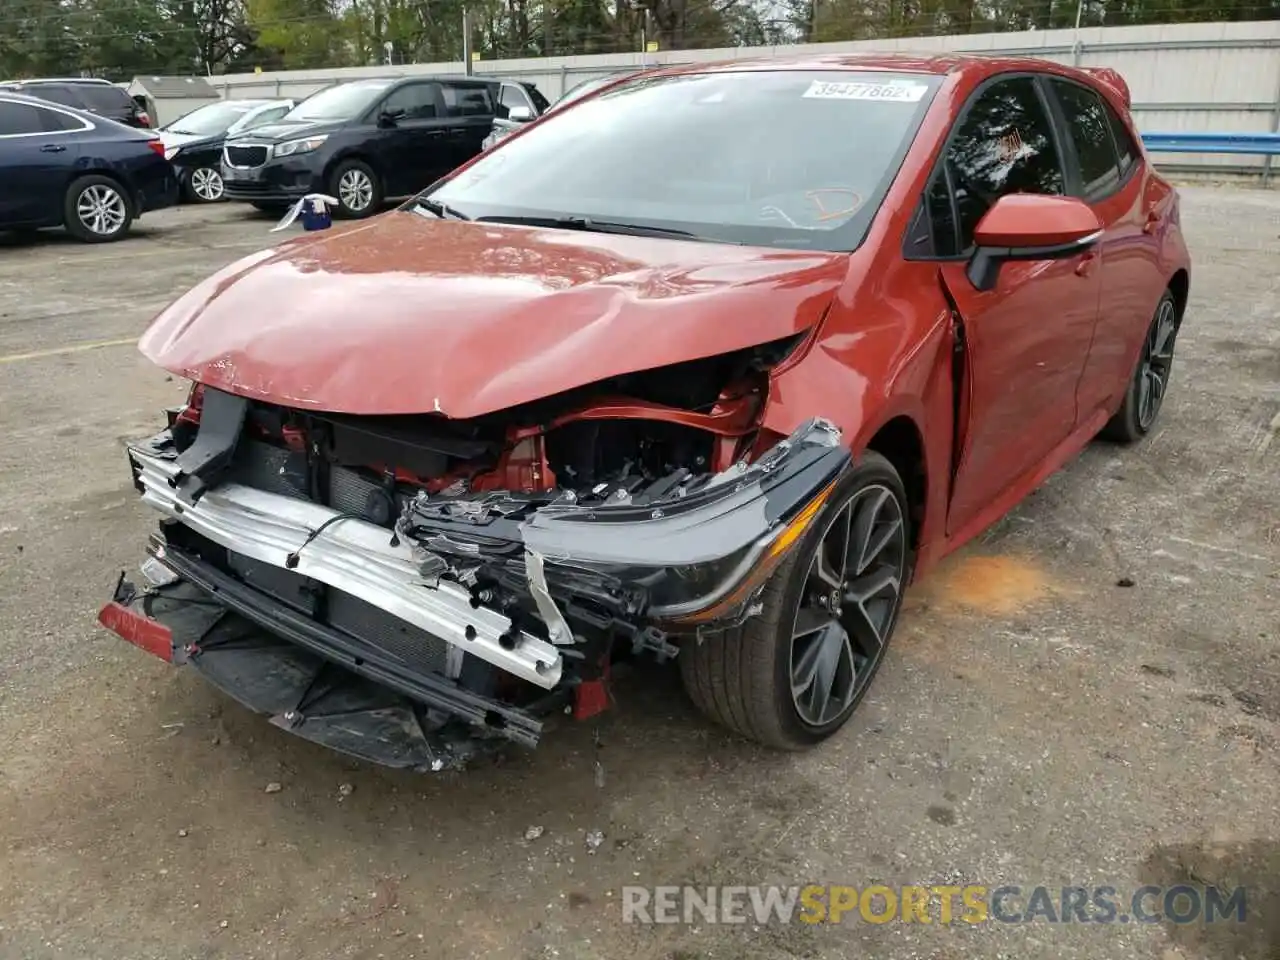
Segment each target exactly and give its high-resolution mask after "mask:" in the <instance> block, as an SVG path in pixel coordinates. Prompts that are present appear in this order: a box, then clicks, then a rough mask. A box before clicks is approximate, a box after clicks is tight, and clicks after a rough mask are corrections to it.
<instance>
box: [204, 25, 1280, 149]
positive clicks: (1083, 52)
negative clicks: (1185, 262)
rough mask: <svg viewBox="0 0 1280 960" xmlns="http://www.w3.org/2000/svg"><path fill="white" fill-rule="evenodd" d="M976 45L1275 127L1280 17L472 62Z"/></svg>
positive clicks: (621, 60) (258, 84)
mask: <svg viewBox="0 0 1280 960" xmlns="http://www.w3.org/2000/svg"><path fill="white" fill-rule="evenodd" d="M867 50H875V51H885V52H891V51H903V52H913V53H947V52H971V53H986V54H1004V55H1019V56H1036V57H1044V58H1045V59H1048V60H1053V61H1056V62H1058V63H1065V64H1072V65H1075V66H1084V67H1093V66H1107V67H1113V68H1115V69H1116V70H1119V71H1120V73H1121V74H1122V75H1123V76H1124V77H1125V80H1126V81H1127V82H1128V84H1129V89H1130V91H1131V93H1132V97H1133V113H1134V118H1135V120H1136V121H1137V124H1138V128H1139V129H1140V130H1142V131H1143V132H1144V133H1146V132H1160V133H1180V132H1213V133H1245V134H1249V133H1274V132H1280V21H1257V22H1245V23H1194V24H1172V25H1165V26H1140V27H1089V28H1085V29H1081V30H1040V31H1028V32H1023V33H989V34H959V35H953V36H940V37H911V38H904V39H897V40H866V41H850V42H845V43H820V44H807V45H803V46H780V47H752V48H750V49H742V48H731V49H717V50H679V51H668V52H657V53H640V52H636V53H631V54H625V53H624V54H602V55H597V56H577V57H549V58H545V59H536V60H532V59H531V60H492V61H479V62H476V63H474V64H473V69H474V72H475V73H477V74H484V75H489V76H495V77H503V78H513V79H520V80H525V81H531V82H533V83H536V84H537V85H538V86H539V88H540V89H541V90H542V91H543V93H545V94H546V95H547V97H548V98H549V99H552V100H554V99H555V98H556V97H557V96H559V95H560V94H561V93H563V92H564V91H565V90H566V89H567V88H568V87H570V86H573V85H574V84H575V83H578V82H579V81H581V80H585V79H588V78H591V77H597V76H603V75H606V74H609V73H613V72H616V71H619V70H625V69H628V68H633V67H636V68H638V67H641V66H644V65H647V64H681V63H694V62H699V61H710V60H726V59H734V58H738V57H745V56H749V57H765V58H768V57H777V56H790V55H795V54H797V53H806V52H807V53H844V52H856V51H867ZM465 66H466V65H465V64H464V63H462V62H461V61H453V62H448V63H426V64H415V65H405V66H396V67H348V68H342V69H333V70H295V71H286V72H280V73H251V74H234V75H230V74H229V75H226V76H222V77H216V78H211V80H212V82H213V83H214V84H215V86H216V87H217V89H218V90H219V92H220V93H221V94H222V95H223V96H224V97H260V96H293V97H301V96H306V95H308V94H311V93H314V92H315V91H317V90H319V89H321V88H323V87H325V86H328V85H329V84H331V83H334V82H337V81H341V80H351V79H356V78H358V77H385V76H409V75H413V74H459V73H465V72H466V70H465ZM1160 162H1161V163H1162V164H1165V165H1168V166H1171V167H1175V168H1182V169H1195V170H1203V171H1206V172H1210V173H1213V172H1217V173H1222V174H1230V173H1259V172H1263V171H1267V172H1270V169H1271V164H1272V158H1271V157H1270V156H1250V155H1243V154H1228V155H1220V154H1209V153H1185V154H1184V153H1163V154H1161V156H1160Z"/></svg>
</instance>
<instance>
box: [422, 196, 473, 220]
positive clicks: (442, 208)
mask: <svg viewBox="0 0 1280 960" xmlns="http://www.w3.org/2000/svg"><path fill="white" fill-rule="evenodd" d="M414 206H418V207H421V208H422V209H423V210H426V211H427V212H428V213H434V214H435V215H436V216H437V217H439V218H440V219H441V220H450V219H452V220H470V219H471V218H470V217H468V216H467V215H466V214H465V213H460V212H459V211H457V210H455V209H453V207H451V206H449V205H448V204H447V203H441V202H440V201H439V200H431V199H427V198H422V197H420V198H418V199H417V200H415V201H414Z"/></svg>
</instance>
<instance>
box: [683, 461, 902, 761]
mask: <svg viewBox="0 0 1280 960" xmlns="http://www.w3.org/2000/svg"><path fill="white" fill-rule="evenodd" d="M877 503H879V505H880V507H879V509H880V511H881V513H880V514H879V516H881V518H882V522H881V523H880V524H879V525H869V526H864V514H863V513H862V511H864V510H866V509H869V508H873V507H874V506H875V505H876V504H877ZM846 512H850V515H851V516H852V517H854V521H853V523H852V524H851V525H850V529H851V530H852V531H854V535H853V536H852V537H850V538H848V539H847V540H846V545H848V544H849V543H851V542H852V543H854V544H857V543H859V542H861V543H863V544H864V545H865V544H866V543H867V542H868V541H870V542H871V543H874V542H875V541H876V539H877V538H876V537H873V536H871V534H878V533H881V532H887V533H890V534H891V535H892V536H891V539H887V540H886V541H885V542H884V545H883V547H882V549H881V550H880V551H878V552H876V553H874V554H873V557H872V560H871V561H870V563H869V564H868V565H866V567H865V569H864V570H863V571H862V573H857V572H856V569H857V560H856V559H855V560H854V570H855V573H854V575H853V576H852V577H845V576H839V577H836V578H835V579H836V580H838V581H839V582H840V583H844V582H845V580H846V579H848V580H849V581H850V583H849V586H851V587H854V586H856V585H857V584H859V583H862V584H863V585H864V586H865V585H866V584H867V583H869V582H873V581H871V580H870V578H871V577H873V576H874V577H876V578H878V579H879V580H884V581H886V584H885V587H884V590H883V591H882V592H881V593H879V594H877V595H875V596H874V597H864V598H863V603H861V604H859V603H856V602H853V601H851V600H850V599H849V595H848V594H846V599H845V600H844V601H843V603H842V604H841V605H840V606H839V607H838V609H840V610H841V611H842V612H841V613H840V616H839V619H838V622H839V623H840V624H841V625H842V627H843V629H844V630H845V633H844V636H845V638H847V639H848V640H849V641H850V642H849V644H848V645H847V646H842V645H841V641H840V640H839V634H838V633H836V634H831V633H830V632H829V629H828V627H829V625H828V627H822V628H818V629H816V630H805V629H804V627H805V626H809V625H811V624H813V623H816V622H818V620H819V619H820V618H822V617H829V618H831V619H833V620H834V619H835V618H834V617H832V614H831V598H832V596H833V593H834V591H828V590H827V589H826V587H827V586H828V585H829V584H830V579H831V578H830V576H829V575H828V579H827V580H826V581H823V580H822V579H821V576H820V575H819V573H818V568H817V566H816V564H815V561H816V560H817V559H818V552H819V551H820V550H821V551H823V559H825V560H826V561H827V565H826V567H825V569H826V571H828V574H829V572H830V571H832V566H831V564H830V560H831V558H833V557H835V556H836V553H837V552H838V551H837V550H836V549H833V548H836V547H838V542H837V541H836V540H833V539H832V537H836V538H838V537H839V534H840V532H841V528H840V523H839V522H840V521H842V518H843V517H844V516H845V515H846ZM895 517H896V520H894V518H895ZM894 523H896V528H895V527H894V526H893V524H894ZM909 523H910V520H909V514H908V509H907V496H906V492H905V490H904V488H903V485H902V479H901V478H900V477H899V476H898V473H897V471H896V470H895V469H894V468H893V465H892V464H891V463H890V462H889V461H888V460H886V459H885V458H884V457H882V456H880V455H879V454H878V453H874V452H868V453H866V454H864V455H863V457H862V458H861V459H860V460H859V461H858V463H857V465H856V466H855V467H853V469H851V470H850V471H849V472H848V473H847V474H846V475H845V476H844V477H843V478H841V480H840V481H839V483H838V484H837V487H836V489H835V490H834V491H833V493H832V495H831V497H830V499H829V500H828V501H827V505H826V506H825V507H824V508H823V510H822V512H821V513H820V514H819V515H818V518H817V519H816V521H815V522H814V523H813V524H812V525H811V526H810V528H809V529H808V531H806V533H805V534H804V535H803V536H802V537H801V541H800V543H799V544H798V545H797V546H796V548H795V549H794V550H793V551H792V553H791V555H790V556H789V557H788V558H787V559H786V560H785V561H783V563H782V565H781V566H780V567H779V568H778V569H777V570H776V571H774V573H773V575H772V576H771V577H770V579H769V580H768V582H767V583H766V584H765V587H764V589H763V591H762V593H761V595H760V597H759V601H760V604H761V610H760V612H759V613H758V614H756V615H755V616H753V617H751V618H750V619H748V620H747V621H746V623H745V624H743V625H742V626H741V627H738V628H735V629H732V630H726V631H724V632H721V633H716V634H712V635H710V636H707V637H705V638H703V639H702V640H700V641H697V640H693V639H690V640H689V641H688V642H687V644H688V645H687V647H686V649H684V650H682V651H681V653H680V656H679V657H677V660H678V662H679V664H680V674H681V679H682V680H683V681H684V687H685V690H686V691H687V692H688V694H689V697H690V699H692V700H693V702H694V704H695V705H697V707H698V709H699V710H701V711H702V712H703V713H704V714H705V715H706V716H707V717H709V718H710V719H711V720H714V721H715V722H716V723H718V724H720V725H721V726H724V727H728V728H729V729H730V730H733V731H735V732H736V733H739V734H741V735H742V736H744V737H746V738H748V739H751V740H755V741H756V742H758V743H762V744H764V745H766V746H770V747H775V748H777V749H782V750H799V749H803V748H805V747H809V746H812V745H813V744H816V743H819V742H821V741H822V740H825V739H826V738H828V737H830V736H831V735H832V734H834V733H835V732H836V731H837V730H839V729H840V728H841V727H843V726H844V725H845V723H847V722H848V720H849V718H850V717H851V716H852V715H853V712H854V710H855V709H856V708H857V706H858V703H859V702H860V701H861V700H862V697H863V696H864V695H865V694H866V692H867V690H868V689H869V687H870V685H871V682H872V680H873V679H874V678H875V674H876V671H877V670H879V668H880V664H881V663H882V662H883V660H884V654H885V651H886V649H887V648H888V645H889V641H890V639H891V638H892V636H893V629H894V627H895V626H896V624H897V619H898V613H899V611H900V610H901V608H902V596H903V592H904V590H903V588H904V586H905V584H906V582H907V579H908V574H909V571H910V569H911V555H910V546H909V545H910V543H911V530H910V527H909ZM861 529H867V530H868V531H870V533H869V534H868V536H867V537H866V538H862V537H859V536H858V535H857V533H858V531H860V530H861ZM850 552H857V551H856V549H855V550H853V551H849V550H846V555H848V554H849V553H850ZM890 579H892V581H893V583H892V587H890V585H889V584H888V582H887V581H888V580H890ZM815 585H820V586H821V587H822V588H823V589H822V591H821V592H822V593H823V594H824V595H825V597H826V604H825V605H823V606H819V605H816V604H815V603H814V602H812V601H813V600H814V599H815V597H816V595H817V594H818V593H819V591H817V590H815V589H814V588H815ZM801 604H804V606H803V608H802V607H801ZM866 610H871V611H874V614H875V615H874V617H871V616H870V615H868V616H867V617H860V616H859V615H858V612H859V611H866ZM872 619H875V620H876V621H877V622H878V623H879V625H880V631H879V637H880V638H881V639H880V641H879V643H878V645H876V646H875V649H874V650H872V649H870V645H869V644H868V643H867V642H866V641H867V638H868V637H869V636H870V635H869V634H868V632H867V631H868V624H869V623H870V621H871V620H872ZM850 627H852V628H853V629H849V628H850ZM797 631H799V632H797ZM793 634H794V637H793ZM829 636H835V637H836V639H835V640H833V641H831V646H830V647H827V650H829V651H830V650H834V654H833V655H832V656H833V657H834V658H839V659H838V660H833V659H830V658H825V663H826V664H827V665H828V669H827V670H826V673H827V674H828V675H830V676H831V677H832V678H833V682H832V684H831V685H830V687H829V688H828V692H829V694H830V695H831V696H834V697H835V698H836V699H835V700H834V701H832V700H830V699H828V700H827V701H826V704H827V710H826V711H821V710H816V706H815V700H814V698H813V696H812V694H813V692H814V690H815V687H816V681H817V680H819V679H821V677H820V674H821V672H822V671H821V669H820V668H821V666H822V664H823V662H824V658H823V657H821V656H818V655H816V653H815V651H817V652H821V651H822V649H823V643H822V640H823V639H824V638H826V637H829ZM806 653H809V654H813V656H811V657H809V658H808V659H806V657H805V654H806ZM846 653H847V655H848V657H849V660H848V661H846V660H845V659H844V656H845V654H846ZM859 655H862V656H864V657H865V659H864V660H863V661H862V662H860V663H859V662H857V660H858V656H859ZM810 661H812V663H813V664H815V665H817V667H815V669H814V670H813V671H812V676H813V680H814V681H815V683H814V684H813V685H810V686H807V687H806V686H803V685H802V689H801V692H800V694H799V695H796V696H793V693H792V689H793V676H805V675H808V674H809V673H810V671H808V670H805V669H803V665H804V664H807V663H809V662H810ZM833 663H834V665H831V664H833ZM848 667H854V669H852V670H850V669H848ZM797 668H799V669H797ZM806 700H807V701H808V702H807V705H806ZM815 711H816V712H815ZM806 712H807V713H808V715H807V716H806Z"/></svg>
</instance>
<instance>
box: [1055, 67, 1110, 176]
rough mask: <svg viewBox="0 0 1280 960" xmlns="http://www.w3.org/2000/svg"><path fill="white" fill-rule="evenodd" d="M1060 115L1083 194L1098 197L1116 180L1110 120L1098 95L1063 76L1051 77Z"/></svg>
mask: <svg viewBox="0 0 1280 960" xmlns="http://www.w3.org/2000/svg"><path fill="white" fill-rule="evenodd" d="M1051 82H1052V84H1053V91H1054V93H1055V94H1057V97H1058V103H1059V104H1061V105H1062V115H1063V119H1064V120H1065V121H1066V124H1067V131H1068V134H1069V135H1070V137H1071V143H1072V145H1074V146H1075V149H1076V160H1077V161H1078V162H1079V164H1080V183H1081V186H1082V188H1083V192H1084V195H1085V196H1086V197H1090V198H1093V197H1102V196H1106V195H1107V194H1108V193H1110V192H1111V191H1113V190H1115V188H1116V187H1117V186H1119V184H1120V168H1119V165H1118V163H1117V161H1116V150H1115V144H1114V142H1113V140H1112V136H1111V122H1110V120H1109V119H1108V117H1107V111H1106V107H1105V106H1104V105H1103V103H1102V98H1101V97H1099V96H1098V95H1097V94H1096V93H1094V92H1093V91H1092V90H1086V89H1085V88H1084V87H1082V86H1079V85H1078V84H1074V83H1070V82H1069V81H1066V80H1053V81H1051Z"/></svg>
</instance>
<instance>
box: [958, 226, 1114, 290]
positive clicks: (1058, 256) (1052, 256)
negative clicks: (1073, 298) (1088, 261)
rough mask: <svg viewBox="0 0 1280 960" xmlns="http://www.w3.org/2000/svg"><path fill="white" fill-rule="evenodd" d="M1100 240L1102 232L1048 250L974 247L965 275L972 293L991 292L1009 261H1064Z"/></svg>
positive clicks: (1047, 248) (1058, 244) (1038, 248)
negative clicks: (1004, 265)
mask: <svg viewBox="0 0 1280 960" xmlns="http://www.w3.org/2000/svg"><path fill="white" fill-rule="evenodd" d="M1101 237H1102V231H1098V232H1097V233H1092V234H1090V235H1089V236H1087V237H1081V238H1080V239H1079V240H1072V241H1071V242H1070V243H1057V244H1054V245H1053V246H1049V247H977V248H975V249H974V251H973V256H971V257H970V258H969V266H968V268H967V269H966V270H965V275H966V276H968V278H969V282H970V283H972V284H973V286H974V289H975V290H981V291H983V292H986V291H988V290H994V289H995V286H996V281H997V280H998V279H999V278H1000V266H1001V265H1002V264H1004V263H1005V262H1007V261H1009V260H1065V259H1066V258H1067V257H1073V256H1075V255H1076V254H1080V253H1084V252H1085V251H1087V250H1089V249H1091V248H1092V247H1094V246H1096V245H1097V243H1098V240H1099V239H1101Z"/></svg>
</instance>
